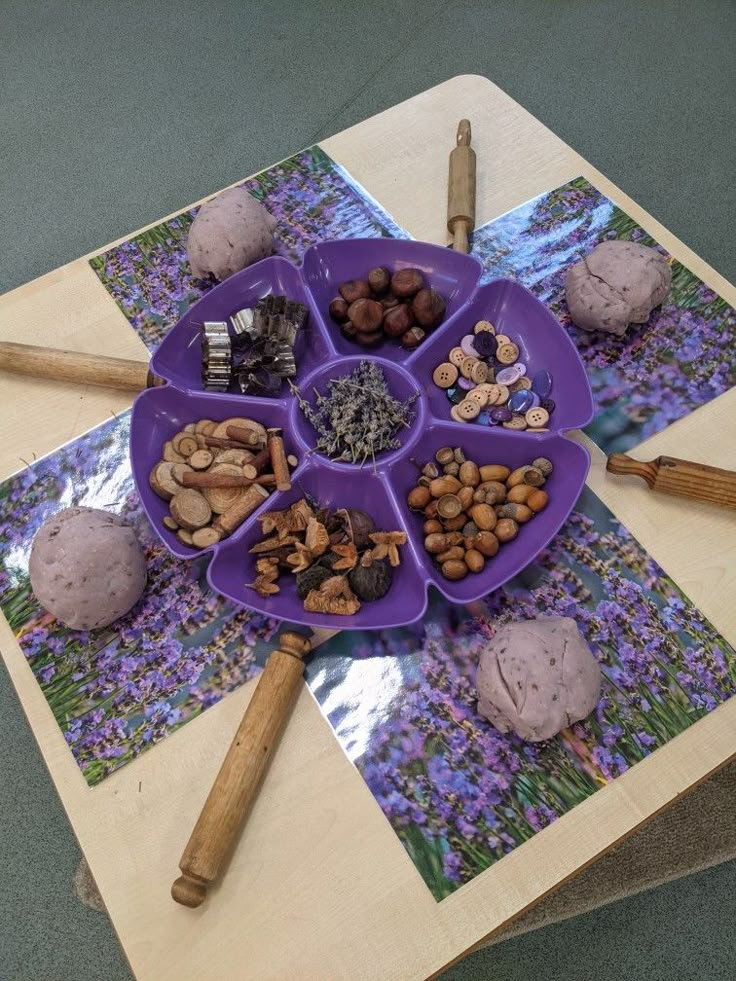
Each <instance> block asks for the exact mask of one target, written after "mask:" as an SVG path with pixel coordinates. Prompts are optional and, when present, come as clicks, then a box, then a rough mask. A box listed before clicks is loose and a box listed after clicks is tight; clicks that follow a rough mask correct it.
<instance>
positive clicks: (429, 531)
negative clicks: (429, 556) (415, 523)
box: [422, 518, 442, 535]
mask: <svg viewBox="0 0 736 981" xmlns="http://www.w3.org/2000/svg"><path fill="white" fill-rule="evenodd" d="M422 531H423V532H424V534H425V535H434V534H441V533H442V525H441V523H440V522H439V521H438V520H437V519H436V518H430V519H429V521H425V522H424V524H423V525H422Z"/></svg>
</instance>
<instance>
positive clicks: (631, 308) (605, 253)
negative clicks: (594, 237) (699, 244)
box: [565, 241, 672, 337]
mask: <svg viewBox="0 0 736 981" xmlns="http://www.w3.org/2000/svg"><path fill="white" fill-rule="evenodd" d="M671 283H672V270H671V269H670V265H669V263H668V262H667V260H666V259H665V257H664V256H663V255H661V254H660V253H659V252H657V251H656V250H655V249H650V248H647V246H645V245H639V244H638V243H637V242H625V241H612V242H601V244H600V245H597V246H596V247H595V248H594V249H593V251H592V252H591V253H590V255H587V256H585V258H584V259H581V260H580V262H576V263H575V265H574V266H571V267H570V269H568V271H567V279H566V283H565V295H566V299H567V307H568V310H569V311H570V317H571V318H572V322H573V323H574V324H575V325H576V326H577V327H582V328H583V330H602V331H606V332H607V333H609V334H616V335H617V336H618V337H621V336H622V335H623V334H624V333H625V332H626V328H627V327H628V326H629V324H643V323H645V322H646V321H647V320H648V319H649V314H650V313H651V312H652V310H653V309H654V308H655V307H658V306H659V304H660V303H661V302H662V301H663V300H664V298H665V297H666V296H667V294H668V292H669V289H670V285H671Z"/></svg>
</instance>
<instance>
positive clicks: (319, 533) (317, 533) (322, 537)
mask: <svg viewBox="0 0 736 981" xmlns="http://www.w3.org/2000/svg"><path fill="white" fill-rule="evenodd" d="M304 544H305V545H306V546H307V548H308V549H309V551H310V552H311V553H312V556H313V558H315V559H316V558H319V556H320V555H322V554H323V553H324V552H326V551H327V549H328V548H329V545H330V536H329V535H328V533H327V529H326V528H325V526H324V525H323V524H322V523H321V522H319V521H317V519H316V518H310V519H309V521H308V523H307V529H306V532H305V535H304Z"/></svg>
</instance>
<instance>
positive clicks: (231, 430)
mask: <svg viewBox="0 0 736 981" xmlns="http://www.w3.org/2000/svg"><path fill="white" fill-rule="evenodd" d="M227 435H228V437H229V438H230V439H234V440H236V442H238V443H243V444H244V445H245V446H258V445H259V444H261V443H263V440H262V439H261V435H260V433H257V432H256V431H255V429H245V427H244V426H228V427H227Z"/></svg>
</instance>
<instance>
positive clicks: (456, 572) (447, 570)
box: [440, 559, 468, 580]
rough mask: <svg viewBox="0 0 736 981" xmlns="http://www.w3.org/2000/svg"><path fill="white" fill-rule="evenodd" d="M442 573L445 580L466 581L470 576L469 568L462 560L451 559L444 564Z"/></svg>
mask: <svg viewBox="0 0 736 981" xmlns="http://www.w3.org/2000/svg"><path fill="white" fill-rule="evenodd" d="M440 571H441V572H442V575H443V576H444V577H445V579H453V580H455V579H464V578H465V577H466V576H467V574H468V567H467V565H466V564H465V562H464V561H463V560H462V559H450V560H449V561H448V562H443V563H442V565H441V566H440Z"/></svg>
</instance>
